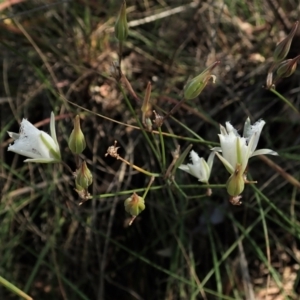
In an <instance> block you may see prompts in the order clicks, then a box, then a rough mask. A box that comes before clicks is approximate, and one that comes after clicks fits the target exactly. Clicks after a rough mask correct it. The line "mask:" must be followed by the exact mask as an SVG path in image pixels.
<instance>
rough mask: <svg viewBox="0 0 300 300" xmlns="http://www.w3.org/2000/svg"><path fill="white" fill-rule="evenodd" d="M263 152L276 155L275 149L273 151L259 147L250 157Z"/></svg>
mask: <svg viewBox="0 0 300 300" xmlns="http://www.w3.org/2000/svg"><path fill="white" fill-rule="evenodd" d="M263 154H268V155H278V153H277V152H276V151H273V150H271V149H259V150H256V151H254V152H253V153H252V155H251V157H253V156H256V155H263Z"/></svg>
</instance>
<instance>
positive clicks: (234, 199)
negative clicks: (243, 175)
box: [229, 196, 242, 205]
mask: <svg viewBox="0 0 300 300" xmlns="http://www.w3.org/2000/svg"><path fill="white" fill-rule="evenodd" d="M241 198H242V196H232V197H230V198H229V202H230V203H231V204H232V205H241V204H242V201H241V200H240V199H241Z"/></svg>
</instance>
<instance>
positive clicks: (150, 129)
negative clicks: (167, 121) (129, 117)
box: [144, 118, 152, 131]
mask: <svg viewBox="0 0 300 300" xmlns="http://www.w3.org/2000/svg"><path fill="white" fill-rule="evenodd" d="M144 126H145V127H146V129H147V130H149V131H152V121H151V119H150V118H146V120H145V124H144Z"/></svg>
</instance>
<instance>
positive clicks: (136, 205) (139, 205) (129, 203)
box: [124, 193, 145, 217]
mask: <svg viewBox="0 0 300 300" xmlns="http://www.w3.org/2000/svg"><path fill="white" fill-rule="evenodd" d="M124 206H125V210H126V212H128V213H129V214H130V215H131V216H134V217H136V216H138V215H139V214H140V213H141V212H142V211H143V210H144V209H145V201H144V199H143V198H142V197H140V196H138V195H137V194H136V193H133V194H132V196H131V197H129V198H127V199H126V200H125V202H124Z"/></svg>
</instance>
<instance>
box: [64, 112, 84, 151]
mask: <svg viewBox="0 0 300 300" xmlns="http://www.w3.org/2000/svg"><path fill="white" fill-rule="evenodd" d="M68 145H69V148H70V150H71V151H72V152H73V153H75V154H80V153H82V151H83V150H84V149H85V147H86V143H85V138H84V135H83V133H82V131H81V128H80V118H79V116H78V115H77V116H76V117H75V120H74V129H73V130H72V132H71V135H70V137H69V142H68Z"/></svg>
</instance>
